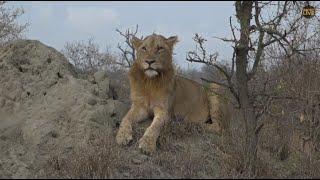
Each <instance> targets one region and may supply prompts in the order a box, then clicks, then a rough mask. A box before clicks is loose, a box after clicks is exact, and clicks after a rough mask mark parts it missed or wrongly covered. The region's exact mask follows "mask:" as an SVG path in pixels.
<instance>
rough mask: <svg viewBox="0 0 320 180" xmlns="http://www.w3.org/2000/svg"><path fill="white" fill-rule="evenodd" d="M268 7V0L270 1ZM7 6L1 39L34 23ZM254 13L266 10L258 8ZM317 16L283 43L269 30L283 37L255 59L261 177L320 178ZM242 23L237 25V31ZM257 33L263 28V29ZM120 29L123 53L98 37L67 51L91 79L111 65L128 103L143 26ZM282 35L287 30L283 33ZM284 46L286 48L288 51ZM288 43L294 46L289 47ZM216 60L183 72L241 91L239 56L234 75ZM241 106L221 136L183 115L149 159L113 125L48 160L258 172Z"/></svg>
mask: <svg viewBox="0 0 320 180" xmlns="http://www.w3.org/2000/svg"><path fill="white" fill-rule="evenodd" d="M275 5H277V4H275ZM264 6H267V3H266V4H265V5H264ZM281 7H282V6H281ZM290 7H293V6H290ZM261 8H262V7H261ZM263 8H264V7H263ZM263 8H262V9H263ZM293 10H294V9H293ZM0 11H1V12H4V13H3V14H5V13H9V14H10V15H9V16H3V17H1V16H0V19H1V21H3V22H4V24H5V26H8V27H10V28H11V29H9V31H10V33H8V32H7V31H6V30H7V29H0V36H1V41H0V43H2V42H7V41H10V40H12V39H16V38H20V37H21V35H22V32H24V30H25V28H26V26H27V25H26V24H24V25H17V24H16V23H15V19H16V17H17V16H19V15H21V14H22V13H23V11H22V10H20V9H19V10H15V11H13V12H9V11H7V10H6V9H4V8H3V2H2V3H1V4H0ZM253 11H257V12H259V10H257V9H255V10H253ZM298 13H299V12H298ZM279 16H281V14H278V16H277V17H278V18H276V19H275V20H274V21H278V19H281V18H279ZM284 19H285V18H284ZM287 20H288V21H289V20H291V19H290V18H289V19H287ZM230 22H231V21H230ZM312 22H313V23H314V24H316V25H314V24H313V25H314V26H315V28H314V29H313V31H312V32H314V33H315V34H316V35H315V36H311V37H309V36H307V35H306V36H305V34H304V32H305V29H303V28H306V26H307V25H308V22H306V21H304V24H301V26H299V28H296V29H295V30H294V31H292V32H294V33H293V34H291V36H290V38H288V39H287V40H284V39H281V41H277V39H276V38H274V39H273V38H272V33H269V34H268V36H267V37H268V41H269V42H271V41H274V42H278V43H276V44H274V45H272V46H269V47H268V48H266V49H265V50H264V53H263V56H261V60H259V62H258V63H257V64H256V63H254V62H255V61H253V63H252V66H253V67H252V68H253V70H254V74H255V75H254V76H252V79H250V80H249V81H248V87H249V94H250V96H249V98H250V100H252V99H254V100H252V102H253V105H254V107H255V110H256V111H258V112H263V113H262V114H261V115H260V117H259V120H257V125H256V127H255V128H257V129H259V130H258V131H257V132H258V133H257V140H258V141H257V148H256V150H257V160H256V164H255V166H256V167H255V172H254V175H253V176H254V177H280V178H288V177H295V178H296V177H302V178H314V177H320V120H319V115H320V81H319V78H320V61H319V54H320V52H319V49H317V48H318V47H319V46H320V40H319V32H318V31H319V22H316V21H312ZM230 25H231V24H230ZM309 26H310V23H309ZM238 28H239V27H238ZM250 28H251V27H250ZM256 28H257V27H256ZM258 28H259V27H258ZM260 28H262V27H260ZM235 29H236V28H235V27H234V26H233V25H231V30H232V31H234V30H235ZM260 30H261V29H260ZM256 31H258V32H259V29H256ZM117 32H118V33H119V34H120V36H121V37H123V38H124V42H125V46H120V45H118V48H119V50H120V55H115V54H113V53H112V52H110V51H108V49H106V50H101V49H100V47H99V46H98V45H97V43H95V42H94V40H93V39H90V40H88V41H87V42H84V41H78V42H71V43H67V44H66V46H65V48H64V49H63V50H62V52H63V53H64V54H65V56H66V57H67V58H68V59H69V61H70V62H71V63H72V64H73V65H74V66H75V68H76V69H77V71H78V74H79V75H80V76H83V78H90V76H92V74H93V73H94V72H96V71H97V70H99V69H104V70H106V71H107V72H108V75H109V77H110V79H111V83H112V87H113V88H114V90H113V91H115V92H117V97H114V98H115V99H121V100H124V101H128V96H129V84H128V80H127V75H126V73H127V69H128V67H130V65H131V64H132V62H133V61H134V51H133V49H132V48H131V47H132V46H131V44H130V38H131V37H132V36H133V35H136V34H137V32H138V27H137V28H136V29H135V30H134V31H129V30H127V31H125V32H121V31H119V30H117ZM261 32H263V31H261ZM265 32H266V31H265ZM292 32H291V33H292ZM256 35H257V34H256ZM282 37H283V36H281V35H280V37H278V38H282ZM220 39H221V38H220ZM195 40H196V43H199V44H202V43H203V42H204V39H202V38H201V37H200V36H196V37H195ZM201 40H203V41H202V42H201ZM222 40H224V41H231V40H229V39H222ZM256 40H258V39H256ZM311 40H312V41H311ZM283 41H289V43H288V42H285V43H287V45H284V44H283ZM231 42H234V41H231ZM305 42H306V43H305ZM237 43H238V42H236V46H237V45H238V44H237ZM251 43H253V45H252V44H251V45H252V47H250V48H253V52H252V53H253V55H252V54H250V53H249V57H250V58H249V60H254V59H256V56H255V55H256V53H257V52H256V51H255V50H257V48H258V45H257V44H255V43H254V42H251ZM256 43H258V41H256ZM289 44H291V45H289ZM300 44H303V45H305V46H304V47H308V48H309V49H311V51H306V52H304V51H299V50H298V51H297V50H294V49H293V48H292V47H296V48H297V47H300V46H299V45H300ZM202 45H203V44H202ZM282 46H286V48H284V49H285V50H284V49H283V47H282ZM289 46H290V47H289ZM200 47H201V46H200ZM234 47H235V46H234ZM288 49H290V51H292V52H291V53H288V52H286V50H288ZM203 50H204V49H203ZM300 50H301V49H300ZM301 52H303V53H301ZM289 54H290V55H289ZM191 55H197V53H196V52H194V54H191ZM194 57H195V56H193V60H195V59H194ZM234 57H235V55H234ZM216 58H217V57H216V56H215V54H213V55H212V56H211V55H209V61H208V59H205V57H203V59H202V60H203V62H204V63H205V64H206V65H205V66H203V68H202V69H201V70H182V71H181V74H183V75H184V76H187V77H189V78H191V79H194V80H196V81H198V82H201V83H206V82H203V81H202V80H201V78H202V79H203V80H205V81H208V80H210V81H214V82H218V83H224V84H228V83H230V84H228V87H229V88H230V87H231V88H234V91H235V92H237V91H238V87H237V86H233V85H234V84H236V77H235V75H236V73H235V72H234V71H235V69H234V68H235V66H234V63H235V61H234V60H235V59H233V62H232V65H230V66H225V67H224V69H222V70H223V71H225V72H228V73H230V74H231V73H232V76H230V77H227V78H226V77H225V76H224V75H223V73H221V69H219V67H220V65H221V64H217V63H218V61H216ZM189 60H190V59H189ZM198 60H201V58H200V59H198ZM217 65H218V66H217ZM221 66H223V65H221ZM230 85H232V86H230ZM230 90H231V89H230ZM238 95H239V94H238ZM234 104H235V107H234V109H233V112H232V113H231V114H233V117H232V119H231V121H230V127H229V129H227V130H226V131H224V133H222V134H221V135H220V136H218V135H215V134H210V133H208V132H206V130H204V129H202V128H201V127H198V126H195V125H194V124H186V123H184V122H182V121H180V120H179V119H177V120H174V121H173V122H172V123H171V124H170V125H168V126H167V127H166V129H165V130H164V131H165V132H167V133H168V134H167V135H166V136H161V137H160V139H159V143H158V148H159V151H158V152H157V153H156V154H155V155H154V156H152V157H150V156H145V155H142V154H140V153H139V152H137V151H135V149H137V147H136V146H137V144H132V146H130V147H119V146H117V145H116V143H115V138H114V137H115V132H116V130H117V128H115V127H114V129H113V132H97V133H96V136H93V137H92V140H91V141H90V143H89V144H87V145H85V146H84V147H82V148H78V149H75V150H73V151H72V152H70V154H69V155H68V156H65V157H61V156H60V155H59V153H58V154H57V155H53V156H52V157H51V159H50V161H49V168H48V174H47V177H59V178H62V177H65V178H208V177H223V178H225V177H231V178H243V177H248V176H252V174H251V172H250V171H248V169H247V168H248V166H247V162H246V159H247V151H246V149H247V142H246V139H245V137H247V136H248V133H247V129H246V123H245V122H246V120H245V119H242V118H241V117H242V116H240V114H241V109H239V106H238V105H237V102H236V100H235V103H234ZM240 104H241V103H240ZM144 123H145V124H147V123H148V122H144ZM145 127H146V126H145ZM143 130H144V129H143V128H139V129H137V131H136V132H135V140H134V142H136V141H137V139H138V137H140V136H141V135H142V133H143ZM255 130H256V129H255ZM163 134H165V133H163ZM128 152H129V153H128Z"/></svg>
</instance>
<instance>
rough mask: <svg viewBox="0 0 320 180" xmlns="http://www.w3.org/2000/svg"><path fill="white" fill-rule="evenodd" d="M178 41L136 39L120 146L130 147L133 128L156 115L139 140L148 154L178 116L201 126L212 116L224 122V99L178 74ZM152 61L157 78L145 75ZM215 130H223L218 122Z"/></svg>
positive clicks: (117, 139) (149, 37)
mask: <svg viewBox="0 0 320 180" xmlns="http://www.w3.org/2000/svg"><path fill="white" fill-rule="evenodd" d="M176 42H177V37H170V38H168V39H167V38H165V37H163V36H161V35H155V34H153V35H150V36H148V37H146V38H145V39H144V40H140V39H137V38H133V40H132V43H133V45H134V48H135V49H136V51H137V59H136V61H135V63H134V64H133V66H132V67H131V69H130V71H129V80H130V97H131V101H132V106H131V109H130V110H129V112H128V113H127V114H126V116H125V117H124V118H123V120H122V122H121V124H120V128H119V131H118V133H117V137H116V141H117V143H118V144H120V145H127V144H128V143H129V142H130V141H131V140H132V125H133V124H134V123H138V122H140V121H142V120H144V119H146V118H148V117H149V116H150V115H154V119H153V121H152V123H151V125H150V126H149V127H148V128H147V129H146V131H145V133H144V135H143V137H142V138H141V139H140V140H139V148H140V150H142V152H144V153H147V154H150V153H152V152H154V151H155V150H156V141H157V139H158V136H159V134H160V132H161V129H162V128H163V127H164V125H165V124H166V123H167V122H168V121H170V119H171V118H173V117H174V116H179V117H182V118H183V119H184V120H186V121H192V122H201V123H204V122H205V121H207V120H208V119H209V118H210V117H211V118H212V119H221V118H220V115H219V114H221V111H220V110H219V109H220V108H221V106H219V103H220V100H219V98H218V97H217V96H215V95H208V93H207V92H206V90H205V89H204V88H203V87H202V86H201V85H200V84H198V83H196V82H195V81H192V80H189V79H186V78H183V77H180V76H177V75H175V73H174V68H173V64H172V51H173V47H174V44H175V43H176ZM148 60H149V61H150V60H152V61H154V63H152V64H151V65H149V66H150V67H156V68H154V69H155V70H156V71H154V74H157V75H156V76H155V77H149V76H148V73H145V72H146V67H148V64H147V63H146V62H147V61H148ZM215 87H216V86H215ZM210 108H211V109H213V110H214V111H213V112H214V113H210V110H209V109H210ZM212 127H213V129H214V130H216V131H219V128H220V126H219V123H218V122H216V121H214V123H213V125H212Z"/></svg>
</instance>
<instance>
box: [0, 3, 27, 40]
mask: <svg viewBox="0 0 320 180" xmlns="http://www.w3.org/2000/svg"><path fill="white" fill-rule="evenodd" d="M23 14H24V10H23V8H9V7H8V6H7V5H6V1H0V25H1V26H0V45H2V44H4V43H6V42H9V41H13V40H16V39H19V38H22V37H23V35H24V32H25V31H26V30H27V27H28V26H29V24H28V23H24V24H19V23H18V22H17V20H18V18H19V17H20V16H21V15H23Z"/></svg>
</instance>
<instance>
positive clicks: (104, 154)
mask: <svg viewBox="0 0 320 180" xmlns="http://www.w3.org/2000/svg"><path fill="white" fill-rule="evenodd" d="M102 134H103V135H104V136H101V135H102ZM113 139H114V138H113V137H110V135H109V136H106V135H105V133H100V136H97V137H94V140H93V141H91V142H90V143H89V144H88V145H86V146H85V147H82V148H77V149H75V150H73V152H72V153H70V154H69V155H67V156H66V157H61V156H59V155H56V156H53V157H52V158H51V159H50V162H49V163H50V167H51V168H52V170H53V172H54V173H53V174H55V175H56V176H57V177H59V178H81V179H83V178H86V179H87V178H113V177H114V176H115V172H116V169H118V168H121V165H122V164H125V162H124V159H122V157H123V154H121V153H122V152H121V150H120V149H119V148H118V146H116V143H115V142H114V140H113Z"/></svg>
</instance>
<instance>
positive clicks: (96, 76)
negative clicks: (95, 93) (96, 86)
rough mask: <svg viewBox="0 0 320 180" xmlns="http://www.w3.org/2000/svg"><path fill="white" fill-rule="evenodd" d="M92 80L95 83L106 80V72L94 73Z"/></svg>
mask: <svg viewBox="0 0 320 180" xmlns="http://www.w3.org/2000/svg"><path fill="white" fill-rule="evenodd" d="M93 76H94V80H95V82H97V83H99V82H101V81H103V80H105V79H106V78H107V72H106V71H103V70H99V71H97V72H96V73H94V75H93Z"/></svg>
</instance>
